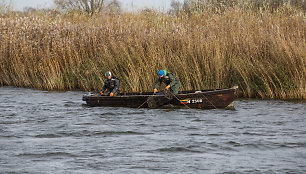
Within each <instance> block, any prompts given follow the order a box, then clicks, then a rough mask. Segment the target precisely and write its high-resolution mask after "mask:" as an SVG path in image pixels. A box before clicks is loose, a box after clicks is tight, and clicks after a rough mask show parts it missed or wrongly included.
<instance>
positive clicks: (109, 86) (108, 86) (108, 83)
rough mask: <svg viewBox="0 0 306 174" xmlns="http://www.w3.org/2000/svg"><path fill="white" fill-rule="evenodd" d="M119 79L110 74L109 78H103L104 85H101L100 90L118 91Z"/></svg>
mask: <svg viewBox="0 0 306 174" xmlns="http://www.w3.org/2000/svg"><path fill="white" fill-rule="evenodd" d="M119 87H120V81H119V79H117V78H116V77H115V76H112V78H111V79H105V81H104V86H103V87H102V90H101V91H102V92H103V93H104V92H105V90H108V91H111V92H112V93H114V94H115V93H116V92H118V91H119Z"/></svg>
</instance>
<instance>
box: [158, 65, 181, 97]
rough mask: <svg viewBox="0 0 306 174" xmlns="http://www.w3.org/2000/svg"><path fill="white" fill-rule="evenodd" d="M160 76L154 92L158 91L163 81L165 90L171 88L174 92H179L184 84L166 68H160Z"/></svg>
mask: <svg viewBox="0 0 306 174" xmlns="http://www.w3.org/2000/svg"><path fill="white" fill-rule="evenodd" d="M158 74H159V78H158V80H157V82H156V84H155V86H154V94H155V93H157V91H158V90H157V89H158V88H159V87H160V85H161V84H162V82H164V83H165V85H166V88H165V90H169V89H170V92H172V93H173V94H178V91H179V87H181V86H182V84H181V82H180V80H179V79H178V78H177V77H176V76H175V75H174V74H172V73H171V72H167V71H166V70H160V71H159V72H158Z"/></svg>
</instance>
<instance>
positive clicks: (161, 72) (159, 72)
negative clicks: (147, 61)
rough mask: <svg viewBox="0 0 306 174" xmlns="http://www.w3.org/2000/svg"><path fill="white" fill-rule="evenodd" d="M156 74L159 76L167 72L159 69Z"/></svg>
mask: <svg viewBox="0 0 306 174" xmlns="http://www.w3.org/2000/svg"><path fill="white" fill-rule="evenodd" d="M158 74H159V76H163V75H166V74H167V71H166V70H159V71H158Z"/></svg>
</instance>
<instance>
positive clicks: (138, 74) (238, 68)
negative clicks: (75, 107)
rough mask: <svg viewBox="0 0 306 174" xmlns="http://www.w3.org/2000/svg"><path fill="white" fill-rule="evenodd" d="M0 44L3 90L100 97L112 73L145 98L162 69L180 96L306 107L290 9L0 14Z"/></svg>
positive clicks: (296, 18)
mask: <svg viewBox="0 0 306 174" xmlns="http://www.w3.org/2000/svg"><path fill="white" fill-rule="evenodd" d="M0 41H1V42H0V85H13V86H19V87H33V88H38V89H47V90H73V89H82V90H86V91H88V90H96V91H97V90H99V89H100V88H101V86H102V83H103V81H104V72H105V71H107V70H110V71H112V72H113V74H115V75H116V76H117V77H119V78H120V79H121V88H122V91H152V88H153V84H154V82H155V80H156V79H157V78H158V74H157V73H158V70H159V69H167V70H168V71H171V72H173V73H175V74H176V75H178V77H179V78H180V80H181V82H182V84H183V88H182V89H186V90H187V89H208V88H226V87H231V86H233V85H234V84H238V85H239V86H240V89H241V93H240V94H241V96H245V97H261V98H281V99H306V92H305V91H306V87H305V81H306V79H305V77H306V76H305V75H306V69H305V68H306V62H305V56H306V54H305V50H306V49H305V47H306V44H305V13H304V12H303V11H302V10H299V9H296V8H292V7H287V6H286V7H284V6H283V7H279V8H278V10H277V11H273V12H271V11H254V10H251V9H248V10H246V9H244V8H241V7H238V6H233V7H229V8H226V9H224V10H223V11H222V13H220V12H216V11H209V10H207V11H202V12H201V13H184V12H181V13H179V14H177V15H170V14H164V13H160V12H155V11H145V12H137V13H134V12H130V13H121V14H112V15H110V14H108V15H105V14H99V15H94V16H92V17H91V16H88V15H84V14H79V13H66V14H60V13H52V12H46V13H39V12H34V13H29V14H27V15H21V14H17V13H6V14H2V15H1V17H0Z"/></svg>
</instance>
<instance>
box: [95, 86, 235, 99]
mask: <svg viewBox="0 0 306 174" xmlns="http://www.w3.org/2000/svg"><path fill="white" fill-rule="evenodd" d="M236 89H237V88H235V87H232V88H225V89H211V90H192V91H182V92H190V93H179V94H176V95H175V96H188V95H197V94H209V93H216V92H224V91H232V90H234V91H235V90H236ZM197 91H198V92H197ZM200 91H201V92H200ZM145 93H149V92H145ZM121 94H122V93H121ZM129 94H130V95H129ZM163 96H165V95H163V94H162V95H153V93H152V94H151V95H143V94H142V93H139V94H133V93H126V94H122V95H118V96H112V97H111V96H99V95H97V94H96V95H93V96H89V97H90V98H100V99H101V98H104V99H119V98H134V97H163Z"/></svg>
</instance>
